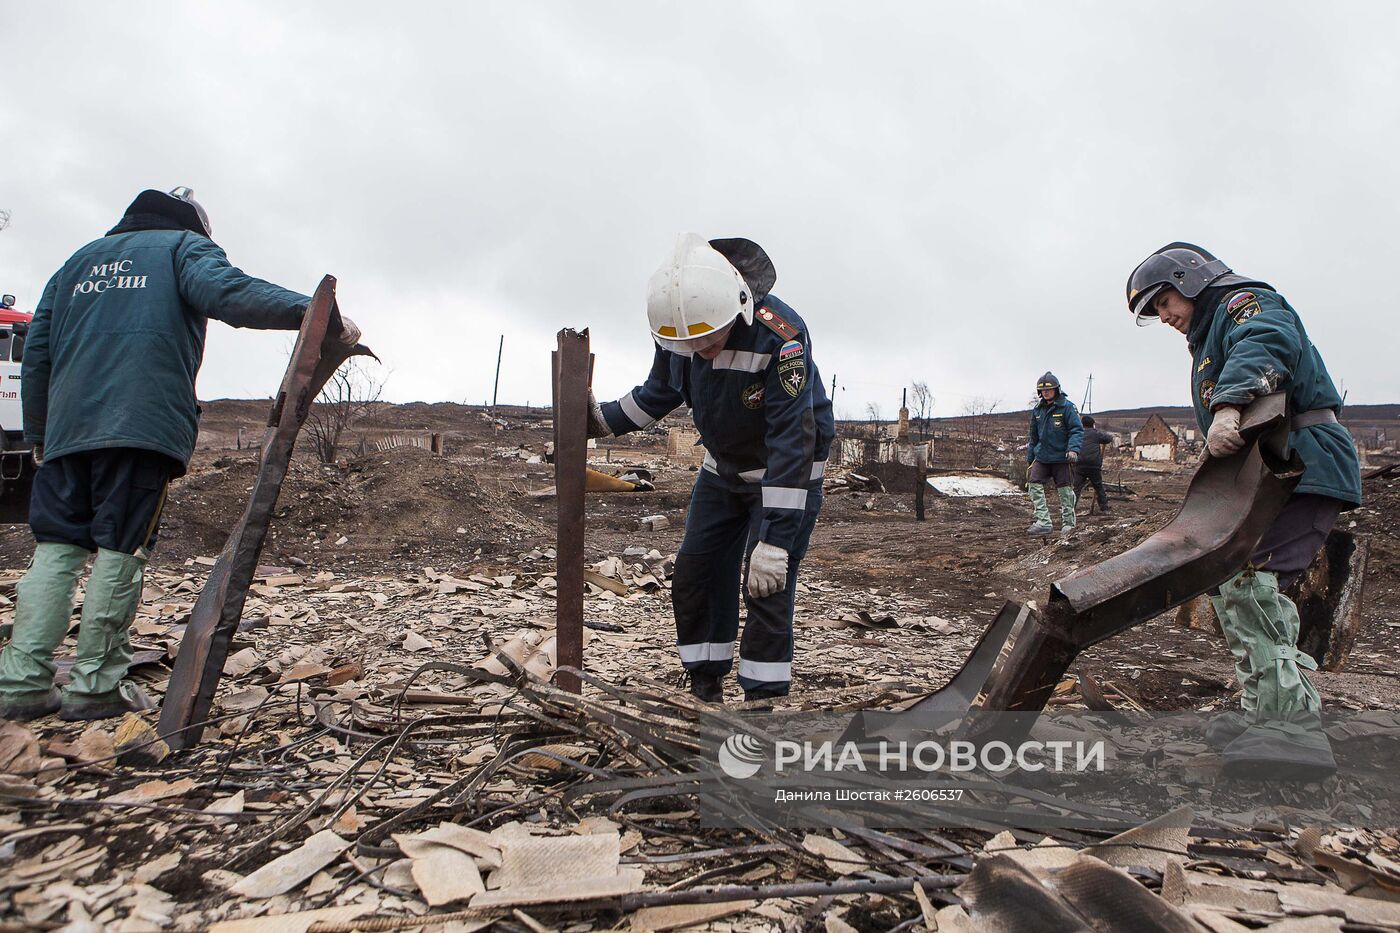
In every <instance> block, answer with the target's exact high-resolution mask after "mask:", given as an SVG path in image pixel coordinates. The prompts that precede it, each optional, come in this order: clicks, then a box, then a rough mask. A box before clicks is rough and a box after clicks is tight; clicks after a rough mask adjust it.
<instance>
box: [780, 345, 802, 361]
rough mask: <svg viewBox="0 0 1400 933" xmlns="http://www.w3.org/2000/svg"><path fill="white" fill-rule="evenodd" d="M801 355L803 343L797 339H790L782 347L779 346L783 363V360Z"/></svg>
mask: <svg viewBox="0 0 1400 933" xmlns="http://www.w3.org/2000/svg"><path fill="white" fill-rule="evenodd" d="M801 355H802V344H800V343H798V342H797V341H796V340H789V341H788V342H787V343H785V344H783V345H782V346H781V347H779V348H778V362H779V363H781V362H782V361H783V360H790V359H792V358H794V357H798V356H801Z"/></svg>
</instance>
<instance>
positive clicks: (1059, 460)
mask: <svg viewBox="0 0 1400 933" xmlns="http://www.w3.org/2000/svg"><path fill="white" fill-rule="evenodd" d="M1035 394H1036V404H1035V407H1034V408H1032V409H1031V424H1030V439H1029V441H1028V442H1027V444H1026V462H1027V463H1028V464H1030V469H1029V470H1027V472H1026V492H1028V493H1029V494H1030V497H1031V504H1032V505H1033V506H1034V508H1035V521H1034V522H1033V523H1032V524H1031V526H1030V527H1029V528H1027V529H1026V533H1027V534H1030V535H1032V536H1041V535H1048V534H1050V533H1051V532H1052V531H1054V527H1053V526H1052V525H1051V524H1050V504H1049V502H1048V501H1047V500H1046V498H1045V484H1046V483H1047V482H1049V483H1054V485H1055V493H1056V495H1057V496H1058V497H1059V500H1060V533H1061V534H1064V535H1068V534H1069V533H1070V532H1071V531H1072V530H1073V529H1074V525H1075V517H1074V505H1075V498H1074V476H1073V473H1072V471H1071V466H1072V465H1073V464H1074V462H1075V461H1077V460H1078V459H1079V447H1080V445H1081V444H1082V443H1083V440H1084V425H1083V424H1082V423H1081V422H1080V420H1079V409H1078V408H1076V407H1075V406H1074V403H1073V402H1071V401H1070V400H1069V399H1067V398H1065V394H1064V393H1063V392H1061V391H1060V380H1059V379H1056V378H1055V374H1054V373H1046V374H1045V375H1043V376H1041V377H1040V380H1039V381H1038V382H1037V383H1036V384H1035Z"/></svg>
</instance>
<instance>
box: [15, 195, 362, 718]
mask: <svg viewBox="0 0 1400 933" xmlns="http://www.w3.org/2000/svg"><path fill="white" fill-rule="evenodd" d="M211 235H212V231H211V229H210V226H209V217H208V215H207V214H206V213H205V211H204V208H203V207H201V206H200V204H199V202H197V201H196V200H195V199H194V192H192V191H191V190H190V189H188V188H176V189H174V190H173V191H171V192H169V193H166V192H162V191H154V190H150V191H143V192H141V193H140V194H139V195H137V197H136V200H134V201H133V202H132V203H131V206H130V207H128V208H127V210H126V213H125V214H123V216H122V219H121V221H120V222H119V223H118V224H117V225H116V226H115V227H113V228H112V229H111V230H109V231H108V232H107V234H106V236H103V237H101V238H99V239H97V240H94V241H93V242H91V243H89V244H87V245H86V246H84V247H83V248H82V249H80V250H78V251H77V252H76V253H74V254H73V256H72V257H70V258H69V259H68V261H67V262H65V263H64V264H63V268H61V269H59V270H58V272H57V273H55V274H54V276H53V278H52V279H50V280H49V283H48V286H47V287H46V288H45V289H44V294H43V297H42V298H41V299H40V301H39V304H38V307H37V308H36V309H35V312H34V320H33V323H32V324H31V325H30V328H29V336H28V339H27V340H26V342H25V349H24V359H23V362H22V364H21V383H20V385H21V396H22V401H23V408H24V437H25V440H27V441H29V442H30V443H31V444H33V447H34V460H35V462H36V463H38V464H40V466H39V469H38V472H37V473H35V475H34V487H33V491H32V493H31V496H30V504H29V524H30V528H31V529H32V531H33V533H34V538H35V541H36V544H35V547H34V556H33V558H32V559H31V560H30V563H29V568H28V570H26V571H25V574H24V578H23V579H21V580H20V582H19V584H18V585H17V586H16V588H15V593H16V604H15V622H14V633H13V636H12V638H11V640H10V643H9V645H7V646H6V647H5V649H4V651H3V652H0V716H4V717H5V718H7V719H15V720H24V719H33V718H36V717H38V716H43V715H47V714H49V713H52V712H58V713H59V714H60V716H61V717H62V718H63V719H69V720H82V719H101V718H106V717H110V716H118V715H121V714H123V713H125V712H127V711H128V710H131V709H140V708H148V707H149V706H150V705H152V704H151V701H150V698H149V697H146V696H145V695H144V694H142V693H141V692H140V691H139V690H138V689H137V688H136V687H135V685H134V684H132V683H130V682H129V681H126V680H124V679H123V678H124V677H125V675H126V672H127V668H128V667H129V665H130V663H131V645H130V642H129V640H128V637H127V629H128V628H129V626H130V625H131V622H132V619H133V618H134V617H135V615H136V609H137V605H138V604H139V603H140V600H141V588H142V583H143V580H144V570H145V565H146V560H147V558H148V557H149V556H150V551H151V548H152V547H153V546H154V545H155V540H156V533H157V529H158V527H159V524H160V514H161V509H162V507H163V506H164V504H165V493H166V488H167V485H168V483H169V482H170V480H171V479H174V478H176V477H179V476H181V475H183V474H184V473H185V470H186V469H187V468H188V466H189V461H190V457H191V456H192V455H193V453H194V444H195V435H196V431H197V426H198V413H197V405H196V401H195V376H196V374H197V373H198V371H199V365H200V362H201V360H202V359H203V355H204V339H205V332H206V330H207V328H208V322H209V319H210V318H214V319H215V320H220V321H223V322H225V323H227V324H231V325H233V326H235V327H254V328H262V329H285V330H295V329H296V328H298V327H300V326H301V319H302V315H303V313H304V312H305V310H306V306H307V304H308V303H309V301H310V299H309V298H307V296H305V295H302V294H299V293H297V292H292V291H288V290H287V289H284V288H279V287H277V286H276V285H273V284H271V283H269V282H264V281H262V280H261V279H255V278H253V277H252V276H249V275H246V274H245V273H243V272H242V271H241V270H239V269H236V268H234V267H233V266H232V265H230V264H229V262H228V259H227V257H225V255H224V251H223V250H222V249H220V248H219V247H218V246H217V245H215V243H214V241H213V240H212V239H211ZM358 336H359V331H358V329H357V328H356V327H355V325H354V324H353V323H351V322H350V321H349V320H348V319H346V318H342V329H341V332H340V334H339V335H338V337H336V338H333V339H339V340H343V341H346V342H348V343H350V344H352V345H353V344H354V342H355V340H357V339H358ZM94 554H95V555H96V556H95V557H93V555H94ZM89 557H93V562H92V571H91V573H90V575H89V577H88V580H87V585H86V588H85V591H84V597H83V611H82V620H81V624H80V626H79V629H78V645H77V659H76V661H75V663H74V664H73V670H72V682H71V683H70V684H69V685H68V686H67V687H66V688H65V689H64V690H63V693H62V694H61V695H60V694H59V692H58V691H57V690H55V689H54V688H53V680H54V671H55V665H54V660H53V655H54V651H55V649H57V647H58V646H59V645H60V644H61V643H62V641H63V638H64V636H65V635H66V634H67V632H68V622H69V617H70V615H71V614H72V611H73V596H74V592H75V590H76V587H77V583H78V579H79V577H80V576H82V573H83V569H84V567H85V566H86V564H87V561H88V559H89Z"/></svg>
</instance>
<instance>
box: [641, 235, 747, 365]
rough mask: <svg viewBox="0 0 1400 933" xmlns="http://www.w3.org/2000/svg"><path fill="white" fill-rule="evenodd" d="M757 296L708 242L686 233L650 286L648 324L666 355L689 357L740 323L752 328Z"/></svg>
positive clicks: (658, 270)
mask: <svg viewBox="0 0 1400 933" xmlns="http://www.w3.org/2000/svg"><path fill="white" fill-rule="evenodd" d="M753 306H754V298H753V294H752V292H751V290H750V288H749V286H748V284H747V283H746V282H745V281H744V277H743V276H742V275H740V274H739V270H738V269H736V268H734V266H733V265H732V264H731V263H730V262H729V260H728V259H725V258H724V255H723V254H722V253H720V252H719V251H718V250H716V249H715V248H714V247H713V246H711V245H710V244H709V243H707V242H705V240H704V238H702V237H700V236H697V235H696V234H694V233H683V234H681V236H680V238H679V239H677V240H676V248H675V250H674V251H673V252H672V253H671V258H670V259H668V260H666V261H665V262H664V263H662V264H661V268H659V269H657V270H656V272H654V273H653V274H652V277H651V280H650V281H649V282H648V283H647V322H648V324H650V325H651V335H652V337H653V338H655V340H656V342H657V343H658V344H660V345H661V346H662V347H663V348H664V349H667V350H670V351H672V352H674V353H682V354H685V355H687V356H689V355H690V354H692V353H694V352H695V351H696V350H698V349H704V348H705V347H706V345H708V344H710V343H713V341H714V339H715V337H716V336H718V335H717V333H716V332H717V331H720V330H723V329H724V328H727V327H728V326H729V325H730V324H732V323H734V321H735V319H737V318H740V317H742V318H743V319H744V322H745V323H749V324H751V323H753Z"/></svg>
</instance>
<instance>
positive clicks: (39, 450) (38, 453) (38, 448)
mask: <svg viewBox="0 0 1400 933" xmlns="http://www.w3.org/2000/svg"><path fill="white" fill-rule="evenodd" d="M29 456H31V457H33V458H34V465H35V466H36V467H41V466H43V465H44V445H43V444H35V445H34V449H33V450H31V451H30V452H29Z"/></svg>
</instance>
